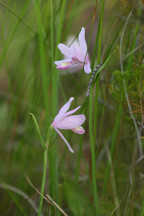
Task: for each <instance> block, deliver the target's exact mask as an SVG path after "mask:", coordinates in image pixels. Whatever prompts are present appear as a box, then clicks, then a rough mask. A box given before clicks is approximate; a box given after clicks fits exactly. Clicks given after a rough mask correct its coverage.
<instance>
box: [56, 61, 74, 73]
mask: <svg viewBox="0 0 144 216" xmlns="http://www.w3.org/2000/svg"><path fill="white" fill-rule="evenodd" d="M55 64H56V65H57V67H56V68H57V69H60V70H66V69H68V68H70V67H71V66H72V64H73V61H72V59H64V60H60V61H55Z"/></svg>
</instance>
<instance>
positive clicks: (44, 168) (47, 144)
mask: <svg viewBox="0 0 144 216" xmlns="http://www.w3.org/2000/svg"><path fill="white" fill-rule="evenodd" d="M51 133H52V127H49V129H48V133H47V140H46V146H47V147H46V148H45V149H44V161H43V176H42V183H41V194H42V195H44V189H45V181H46V170H47V161H48V148H49V143H50V137H51ZM42 204H43V196H40V201H39V209H38V216H40V215H41V211H42Z"/></svg>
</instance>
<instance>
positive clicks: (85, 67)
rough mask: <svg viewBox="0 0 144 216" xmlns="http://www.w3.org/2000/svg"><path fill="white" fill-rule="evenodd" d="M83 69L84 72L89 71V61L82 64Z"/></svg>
mask: <svg viewBox="0 0 144 216" xmlns="http://www.w3.org/2000/svg"><path fill="white" fill-rule="evenodd" d="M84 71H85V72H86V73H90V72H91V68H90V62H89V61H88V62H87V63H86V64H85V65H84Z"/></svg>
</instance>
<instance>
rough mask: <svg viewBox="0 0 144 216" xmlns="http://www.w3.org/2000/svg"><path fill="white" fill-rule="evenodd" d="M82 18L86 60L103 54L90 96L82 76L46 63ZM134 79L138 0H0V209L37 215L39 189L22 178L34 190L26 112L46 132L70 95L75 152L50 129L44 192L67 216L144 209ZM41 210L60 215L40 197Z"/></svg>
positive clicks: (142, 104) (140, 23) (142, 15)
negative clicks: (78, 125) (76, 130)
mask: <svg viewBox="0 0 144 216" xmlns="http://www.w3.org/2000/svg"><path fill="white" fill-rule="evenodd" d="M130 12H132V14H131V16H130V17H129V19H128V16H129V14H130ZM126 23H127V25H126ZM82 26H85V29H86V41H87V43H88V52H89V56H90V59H91V68H92V69H94V67H95V66H96V65H97V64H98V63H100V61H102V62H103V68H102V70H101V71H100V73H99V76H97V79H94V81H93V86H92V92H91V96H90V99H89V98H86V91H87V85H88V82H89V79H90V75H88V74H85V73H84V72H83V71H79V72H75V73H71V72H70V71H65V72H63V71H59V70H57V69H56V66H55V65H54V61H55V60H60V59H62V55H61V54H60V52H59V50H58V48H57V45H58V43H60V42H61V43H65V42H66V40H67V39H68V37H70V36H71V35H74V36H75V37H77V36H78V34H79V32H80V30H81V28H82ZM123 33H124V34H123ZM122 34H123V37H122ZM120 51H121V55H120ZM122 65H123V70H122ZM143 78H144V1H143V0H133V1H132V0H119V1H115V0H105V1H104V0H100V1H95V0H90V1H85V0H68V1H65V0H61V1H60V0H54V1H52V0H51V1H49V0H45V1H40V0H31V1H30V0H26V1H23V0H12V1H10V0H5V1H4V0H3V1H0V215H1V216H11V215H16V216H19V215H37V208H38V202H39V194H38V193H37V192H36V191H35V190H34V189H33V188H32V187H31V185H30V184H29V183H28V181H27V180H26V176H27V177H28V178H29V179H30V180H31V182H32V183H33V185H34V186H35V187H36V188H37V189H38V190H39V191H40V186H41V178H42V169H43V149H42V147H41V144H40V141H39V138H38V136H37V133H36V130H35V126H34V124H33V121H32V118H31V116H30V115H29V113H33V114H34V115H35V117H36V119H37V121H38V124H39V128H40V131H41V134H42V136H43V138H44V140H45V139H46V134H47V130H48V128H49V126H50V124H51V123H52V121H53V119H54V116H55V115H56V114H57V112H58V110H59V108H60V107H61V106H63V105H64V103H65V102H66V101H67V100H68V99H69V98H70V97H72V96H73V97H75V102H74V103H73V105H72V108H74V107H76V106H79V105H82V109H81V111H80V112H81V113H84V114H85V115H86V119H87V120H86V123H85V125H84V128H85V130H86V133H85V134H84V135H81V136H79V135H76V134H73V133H72V132H69V131H64V132H63V134H64V135H65V136H66V138H67V139H68V141H69V142H70V144H71V146H72V147H73V149H74V150H75V154H71V153H70V152H69V151H68V149H67V147H66V145H65V143H64V142H63V141H62V140H61V138H59V137H58V136H55V135H53V137H52V139H51V145H50V151H49V162H48V168H47V180H46V185H45V194H46V193H48V194H49V195H50V196H51V197H52V198H53V199H54V200H55V201H56V202H57V203H58V205H59V206H60V207H61V208H62V209H63V210H64V211H65V212H66V213H67V214H68V215H76V216H81V215H85V216H93V215H96V216H98V215H102V216H106V215H116V216H120V215H122V216H144V158H143V149H144V143H143V142H144V141H143V140H144V80H143ZM124 83H125V84H124ZM124 86H126V89H124ZM125 90H126V91H125ZM126 93H127V96H128V101H129V105H130V107H131V109H132V110H130V108H129V107H128V104H127V102H128V101H127V99H126ZM95 180H96V181H95ZM20 192H24V193H25V195H24V194H21V193H20ZM26 196H27V197H26ZM28 197H29V198H28ZM29 201H32V202H33V204H35V205H34V206H32V204H31V203H30V202H29ZM43 215H62V213H60V212H59V211H57V210H56V207H53V208H52V209H51V205H50V204H48V203H47V202H46V201H44V204H43Z"/></svg>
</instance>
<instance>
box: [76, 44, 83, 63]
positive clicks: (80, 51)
mask: <svg viewBox="0 0 144 216" xmlns="http://www.w3.org/2000/svg"><path fill="white" fill-rule="evenodd" d="M73 52H74V57H75V58H76V59H78V60H79V61H81V62H84V60H85V55H84V53H82V50H81V49H80V47H78V46H76V45H75V44H73Z"/></svg>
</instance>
